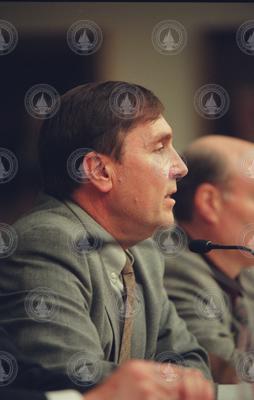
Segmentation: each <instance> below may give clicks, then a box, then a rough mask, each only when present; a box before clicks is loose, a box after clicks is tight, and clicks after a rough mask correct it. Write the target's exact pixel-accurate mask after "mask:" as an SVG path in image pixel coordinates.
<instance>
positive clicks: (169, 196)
mask: <svg viewBox="0 0 254 400" xmlns="http://www.w3.org/2000/svg"><path fill="white" fill-rule="evenodd" d="M175 192H176V190H173V191H172V192H170V193H167V194H166V196H165V199H171V196H172V195H173V194H174V193H175Z"/></svg>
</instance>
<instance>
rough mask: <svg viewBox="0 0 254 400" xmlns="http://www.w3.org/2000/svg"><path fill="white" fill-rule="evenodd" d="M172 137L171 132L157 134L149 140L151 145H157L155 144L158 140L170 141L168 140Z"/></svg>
mask: <svg viewBox="0 0 254 400" xmlns="http://www.w3.org/2000/svg"><path fill="white" fill-rule="evenodd" d="M172 137H173V134H172V133H171V132H163V133H159V134H157V135H156V136H154V137H153V138H151V143H157V142H159V141H160V140H163V139H168V140H170V139H172Z"/></svg>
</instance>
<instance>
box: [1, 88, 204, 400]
mask: <svg viewBox="0 0 254 400" xmlns="http://www.w3.org/2000/svg"><path fill="white" fill-rule="evenodd" d="M162 111H163V106H162V104H161V103H160V101H159V100H158V99H157V98H156V97H155V96H154V94H153V93H152V92H150V91H149V90H147V89H145V88H143V87H141V86H138V85H130V84H127V83H124V82H103V83H99V84H96V83H94V84H87V85H82V86H79V87H77V88H74V89H73V90H71V91H69V92H67V93H66V94H65V95H64V96H63V97H62V100H61V107H60V110H59V111H58V112H57V114H56V115H54V116H53V117H52V118H50V119H48V120H45V121H44V124H43V126H42V129H41V133H40V143H39V151H40V160H41V167H42V175H43V180H44V187H45V192H46V193H47V196H45V197H44V198H42V199H41V202H40V204H38V205H37V207H36V208H34V209H33V210H32V211H31V212H30V213H29V214H28V215H26V216H24V217H23V218H21V219H20V220H19V221H18V222H17V223H16V224H15V225H14V227H13V229H14V231H13V232H15V235H17V248H16V249H15V250H13V251H12V254H11V255H9V256H8V257H7V256H6V257H5V258H3V261H2V263H1V269H0V287H1V292H2V294H3V296H2V298H1V306H0V318H1V323H2V325H3V326H4V327H5V328H6V329H7V330H8V333H9V334H10V335H11V337H12V338H13V340H14V341H15V342H16V344H17V345H18V346H19V348H20V349H21V350H22V351H23V352H25V354H26V355H27V356H29V357H30V358H31V359H32V360H36V361H37V362H40V363H41V365H42V366H44V367H45V368H47V369H50V370H55V369H57V370H64V371H67V372H68V374H69V376H70V379H72V380H74V381H75V382H77V383H78V384H80V385H83V387H84V391H85V390H87V389H89V387H91V385H93V384H95V383H98V382H100V381H101V380H102V379H103V378H104V377H106V376H107V375H109V374H110V373H111V372H112V371H113V370H114V369H115V368H116V367H117V366H118V364H119V362H120V354H124V357H123V359H128V358H136V359H146V360H156V361H159V362H166V361H168V362H170V361H171V362H172V363H175V364H181V365H183V366H187V367H192V368H195V369H199V370H201V371H202V372H203V374H204V375H205V376H206V377H207V378H209V377H210V374H209V369H208V366H207V355H206V353H205V351H204V350H203V349H202V348H201V347H200V345H199V344H198V343H197V340H196V339H195V337H194V336H192V335H191V334H190V333H189V332H188V330H187V329H186V325H185V323H184V321H183V320H182V319H180V318H179V317H178V315H177V313H176V310H175V307H174V305H173V303H172V302H170V301H169V300H168V298H167V295H166V292H165V290H164V288H163V272H164V270H163V264H164V263H163V260H162V257H161V255H160V254H159V252H158V251H157V249H156V245H155V243H154V241H153V240H152V239H148V238H149V237H151V236H152V235H153V233H154V232H155V231H156V229H158V228H159V227H160V226H161V225H164V224H165V223H166V224H171V223H172V222H173V215H172V208H173V205H174V201H173V200H172V198H171V195H172V193H173V192H175V191H176V179H178V178H180V177H182V176H184V175H185V174H186V173H187V168H186V166H185V164H184V163H183V161H182V160H181V158H180V157H179V155H178V154H177V153H176V151H175V149H174V147H173V145H172V130H171V128H170V126H169V125H168V124H167V122H166V121H165V119H164V118H163V116H162ZM13 235H14V233H13ZM9 253H10V252H9ZM127 265H128V268H129V266H130V265H132V266H133V270H134V274H135V280H136V282H135V283H134V286H135V291H134V290H133V291H132V292H130V291H129V289H128V285H127V283H126V281H125V279H124V276H123V270H124V268H125V267H126V266H127ZM128 274H131V275H132V276H133V273H132V272H128ZM130 293H131V294H132V299H131V297H130ZM127 302H129V303H128V304H127ZM129 304H130V306H129ZM127 311H128V312H127ZM129 318H131V322H132V324H133V325H132V326H131V325H130V324H128V322H127V321H128V319H129ZM127 325H128V327H127V328H126V326H127ZM130 335H131V342H130ZM123 337H125V339H123ZM128 340H129V342H128ZM126 343H129V345H126ZM123 346H126V347H125V348H124V349H123ZM128 346H129V347H130V348H129V349H128ZM126 349H127V350H126ZM122 350H123V351H122ZM170 368H171V367H170V365H169V367H168V370H167V371H166V369H163V370H162V372H161V374H162V376H164V375H165V374H166V375H167V373H169V371H171V372H170V373H169V375H170V377H169V376H168V375H167V380H169V381H174V379H175V377H176V375H177V374H175V372H174V368H173V367H172V369H170ZM183 370H184V371H185V372H184V373H185V374H186V373H188V374H193V377H195V379H193V381H192V384H191V385H189V384H187V385H186V387H185V386H184V382H185V380H184V379H183V380H182V382H183V383H182V384H183V388H182V391H180V392H181V393H180V392H179V391H178V392H177V393H178V394H177V395H176V398H177V399H178V398H181V399H185V398H188V396H193V397H195V398H196V399H199V398H200V399H201V398H202V400H203V399H210V398H212V394H211V389H210V384H209V383H208V381H206V380H204V378H202V377H200V375H198V374H197V372H196V371H194V370H192V369H189V368H184V369H183ZM196 375H198V377H197V378H196ZM171 387H172V388H173V387H174V385H173V383H172V384H171ZM161 390H162V389H161ZM150 395H154V398H160V399H162V398H164V397H165V398H168V391H167V392H166V393H165V391H164V394H163V395H162V393H161V395H160V394H158V393H156V395H155V393H154V389H151V393H150Z"/></svg>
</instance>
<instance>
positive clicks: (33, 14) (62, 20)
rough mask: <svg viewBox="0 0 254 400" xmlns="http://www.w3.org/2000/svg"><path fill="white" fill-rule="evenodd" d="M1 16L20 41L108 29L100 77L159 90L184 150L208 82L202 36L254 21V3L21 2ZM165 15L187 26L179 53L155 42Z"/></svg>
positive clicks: (6, 6)
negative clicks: (82, 25)
mask: <svg viewBox="0 0 254 400" xmlns="http://www.w3.org/2000/svg"><path fill="white" fill-rule="evenodd" d="M0 15H1V19H5V20H8V21H10V22H12V23H13V24H14V25H15V26H16V28H17V29H18V31H19V34H20V39H19V40H22V33H28V34H31V35H33V33H34V32H41V35H44V34H50V33H52V34H56V33H60V34H62V35H63V41H65V40H66V31H67V30H68V28H69V27H70V25H71V24H72V23H73V22H75V21H77V20H81V19H88V20H93V21H95V22H96V23H97V24H98V25H99V26H100V27H101V29H102V30H103V33H104V43H103V46H102V47H101V49H100V50H99V51H98V54H97V57H98V64H97V67H96V68H97V76H98V79H121V80H127V81H133V82H136V83H140V84H143V85H145V86H147V87H148V88H151V89H152V90H153V91H155V92H156V94H157V95H158V96H159V97H160V98H161V99H162V101H163V102H164V104H165V105H166V117H167V118H168V120H169V122H170V124H171V126H172V127H173V129H174V132H175V145H176V147H177V149H178V150H179V151H181V150H182V149H183V147H185V145H186V144H187V143H189V142H190V141H191V140H192V138H194V137H195V136H196V135H197V134H200V126H199V120H198V116H197V113H196V111H195V109H194V107H193V96H194V93H195V91H196V89H197V88H198V87H200V86H201V85H202V84H205V83H207V82H206V77H205V70H204V62H205V60H204V52H203V35H204V33H205V32H207V31H208V30H209V29H227V28H231V29H237V28H238V26H239V25H240V24H242V23H243V22H245V21H246V20H250V19H254V4H251V3H217V4H212V3H157V2H154V3H146V4H145V3H91V2H89V3H23V2H17V3H1V5H0ZM165 19H172V20H177V21H179V22H181V23H182V24H183V25H184V26H185V28H186V29H187V32H188V42H187V46H186V47H185V48H184V49H183V51H182V52H181V53H180V54H178V55H161V54H159V53H158V52H157V51H156V50H155V49H154V47H153V45H152V41H151V33H152V30H153V28H154V26H155V25H156V24H157V23H158V22H160V21H162V20H165ZM77 57H80V56H78V55H77ZM48 62H50V60H48ZM63 68H64V65H63ZM229 68H232V66H229ZM66 74H68V71H66Z"/></svg>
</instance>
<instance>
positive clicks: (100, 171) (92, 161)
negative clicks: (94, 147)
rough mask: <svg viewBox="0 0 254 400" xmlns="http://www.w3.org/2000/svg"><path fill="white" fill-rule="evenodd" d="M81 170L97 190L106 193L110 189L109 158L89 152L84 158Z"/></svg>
mask: <svg viewBox="0 0 254 400" xmlns="http://www.w3.org/2000/svg"><path fill="white" fill-rule="evenodd" d="M83 169H84V171H85V174H86V176H87V178H88V179H89V182H90V183H91V184H93V185H94V186H95V187H96V188H97V189H98V190H100V191H101V192H104V193H107V192H109V191H110V190H111V189H112V176H113V165H112V162H111V161H110V159H109V157H107V156H106V155H103V154H99V153H96V152H94V151H91V152H90V153H87V154H86V155H85V156H84V159H83Z"/></svg>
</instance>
